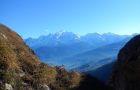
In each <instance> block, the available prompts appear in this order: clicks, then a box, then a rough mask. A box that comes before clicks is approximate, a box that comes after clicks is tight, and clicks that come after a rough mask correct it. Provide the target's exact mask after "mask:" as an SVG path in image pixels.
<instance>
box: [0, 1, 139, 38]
mask: <svg viewBox="0 0 140 90" xmlns="http://www.w3.org/2000/svg"><path fill="white" fill-rule="evenodd" d="M0 23H3V24H5V25H7V26H9V27H11V28H12V29H13V30H15V31H16V32H18V33H19V34H20V35H21V36H22V37H23V38H27V37H38V36H40V35H45V34H47V33H49V32H57V31H72V32H75V33H77V34H81V35H83V34H86V33H90V32H98V33H107V32H112V33H117V34H132V33H139V32H140V0H0Z"/></svg>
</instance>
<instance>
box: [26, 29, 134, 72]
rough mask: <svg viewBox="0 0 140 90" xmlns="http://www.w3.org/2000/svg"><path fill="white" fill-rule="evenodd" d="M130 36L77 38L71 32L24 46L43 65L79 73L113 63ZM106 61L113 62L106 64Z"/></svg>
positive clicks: (56, 34) (85, 36)
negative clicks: (31, 50) (59, 66)
mask: <svg viewBox="0 0 140 90" xmlns="http://www.w3.org/2000/svg"><path fill="white" fill-rule="evenodd" d="M132 36H133V35H117V34H114V33H104V34H98V33H88V34H86V35H82V36H80V35H77V34H75V33H73V32H56V33H50V34H48V35H46V36H40V37H39V38H36V39H34V38H28V39H25V42H26V44H27V45H29V46H30V47H31V48H32V49H33V50H34V51H35V53H36V55H37V56H38V57H39V58H40V59H41V60H42V61H43V62H47V63H49V64H52V65H64V66H65V67H66V68H67V69H68V70H71V69H78V70H79V71H82V72H83V71H87V70H90V69H89V68H90V67H92V69H96V68H98V67H100V66H102V65H104V64H107V63H109V62H112V61H114V59H115V57H116V56H117V53H118V52H119V49H120V48H121V47H123V45H124V44H125V43H126V42H127V41H128V40H129V39H130V38H131V37H132ZM99 56H100V57H99ZM106 58H113V59H112V60H111V59H107V60H108V61H107V60H106ZM100 62H103V63H100ZM91 63H92V64H93V65H91ZM85 66H87V67H85ZM93 66H94V68H93ZM95 66H96V67H95ZM81 67H82V68H81Z"/></svg>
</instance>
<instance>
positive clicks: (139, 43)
mask: <svg viewBox="0 0 140 90" xmlns="http://www.w3.org/2000/svg"><path fill="white" fill-rule="evenodd" d="M109 84H110V85H111V86H112V87H113V88H114V89H115V90H140V35H137V36H135V37H134V38H132V39H131V40H130V41H129V42H128V43H127V44H126V45H125V46H124V47H123V48H122V49H121V50H120V52H119V54H118V60H117V63H116V65H115V66H114V70H113V73H112V75H111V78H110V82H109Z"/></svg>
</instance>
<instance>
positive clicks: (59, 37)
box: [25, 32, 80, 47]
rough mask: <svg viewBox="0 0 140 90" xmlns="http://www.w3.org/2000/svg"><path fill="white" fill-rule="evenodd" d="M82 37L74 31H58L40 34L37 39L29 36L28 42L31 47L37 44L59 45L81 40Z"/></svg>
mask: <svg viewBox="0 0 140 90" xmlns="http://www.w3.org/2000/svg"><path fill="white" fill-rule="evenodd" d="M79 39H80V37H79V36H78V35H76V34H74V33H72V32H56V33H50V34H48V35H46V36H40V37H39V38H37V39H33V38H28V39H26V40H25V41H26V43H27V44H28V45H29V46H31V47H34V46H35V47H36V46H39V47H40V46H44V45H47V46H58V45H69V44H73V43H77V42H79Z"/></svg>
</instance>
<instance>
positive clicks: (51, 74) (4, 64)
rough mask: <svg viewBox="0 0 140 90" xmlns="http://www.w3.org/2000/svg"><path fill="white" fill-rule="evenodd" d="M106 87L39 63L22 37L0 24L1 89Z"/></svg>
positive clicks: (84, 89) (86, 77)
mask: <svg viewBox="0 0 140 90" xmlns="http://www.w3.org/2000/svg"><path fill="white" fill-rule="evenodd" d="M91 89H96V90H109V88H108V87H107V86H106V85H104V84H103V83H101V82H100V81H98V80H97V79H95V78H93V77H90V76H86V75H82V74H80V73H78V72H73V71H71V72H67V71H66V70H65V68H64V67H60V66H49V65H48V64H44V63H41V62H40V61H39V59H38V58H37V57H36V55H35V54H34V52H33V51H32V50H31V49H30V48H29V47H28V46H27V45H26V44H25V43H24V42H23V40H22V38H21V37H20V36H19V35H18V34H17V33H16V32H14V31H12V30H11V29H9V28H8V27H6V26H4V25H2V24H0V90H91Z"/></svg>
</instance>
